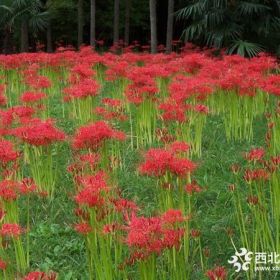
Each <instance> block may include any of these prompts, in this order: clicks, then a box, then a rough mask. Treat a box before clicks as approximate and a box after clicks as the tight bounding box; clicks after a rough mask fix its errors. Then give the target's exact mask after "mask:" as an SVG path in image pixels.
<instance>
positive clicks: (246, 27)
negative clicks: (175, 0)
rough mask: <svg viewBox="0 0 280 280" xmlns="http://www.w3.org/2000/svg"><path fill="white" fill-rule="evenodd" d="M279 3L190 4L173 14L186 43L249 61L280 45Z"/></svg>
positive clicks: (202, 0)
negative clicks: (243, 57)
mask: <svg viewBox="0 0 280 280" xmlns="http://www.w3.org/2000/svg"><path fill="white" fill-rule="evenodd" d="M279 5H280V2H279V1H278V0H276V1H264V0H248V1H240V0H237V1H229V0H193V1H192V2H191V3H190V4H189V5H188V6H186V7H184V8H182V9H181V10H179V11H178V12H177V18H178V20H183V21H184V22H185V25H186V27H185V30H184V32H183V36H185V38H186V40H188V41H192V42H195V43H197V44H200V45H207V46H209V47H214V48H219V49H221V48H224V47H226V48H227V51H228V53H230V54H232V53H238V54H240V55H243V56H248V57H252V56H255V55H256V54H257V53H259V52H261V51H264V50H266V51H271V52H276V51H277V47H278V45H279V42H280V36H279V34H276V32H277V33H278V30H279V29H280V8H279Z"/></svg>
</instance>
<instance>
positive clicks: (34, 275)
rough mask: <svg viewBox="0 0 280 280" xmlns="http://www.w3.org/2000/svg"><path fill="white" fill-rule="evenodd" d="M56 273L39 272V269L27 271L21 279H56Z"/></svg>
mask: <svg viewBox="0 0 280 280" xmlns="http://www.w3.org/2000/svg"><path fill="white" fill-rule="evenodd" d="M56 279H57V274H56V273H55V272H49V273H45V272H41V271H32V272H29V273H28V274H27V275H26V276H24V277H23V278H22V280H56Z"/></svg>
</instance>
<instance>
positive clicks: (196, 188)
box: [185, 182, 202, 195]
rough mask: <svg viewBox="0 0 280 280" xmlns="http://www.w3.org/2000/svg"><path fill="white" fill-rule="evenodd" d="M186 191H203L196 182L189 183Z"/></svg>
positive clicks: (189, 192)
mask: <svg viewBox="0 0 280 280" xmlns="http://www.w3.org/2000/svg"><path fill="white" fill-rule="evenodd" d="M185 191H186V192H187V193H188V194H190V195H191V194H193V193H199V192H202V188H201V187H200V186H199V185H198V184H196V183H195V182H193V183H191V184H187V185H186V186H185Z"/></svg>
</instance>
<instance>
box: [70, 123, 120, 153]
mask: <svg viewBox="0 0 280 280" xmlns="http://www.w3.org/2000/svg"><path fill="white" fill-rule="evenodd" d="M110 139H114V140H119V141H123V140H125V134H124V133H123V132H121V131H118V130H115V129H113V128H112V127H111V126H109V125H108V124H107V123H106V122H104V121H97V122H95V123H92V124H89V125H87V126H83V127H80V128H79V129H78V131H77V132H76V133H75V135H74V140H73V147H74V148H75V149H86V148H90V149H94V150H96V149H98V148H99V147H100V146H101V145H102V144H103V143H104V142H105V141H107V140H110Z"/></svg>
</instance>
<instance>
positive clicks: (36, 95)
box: [20, 91, 47, 103]
mask: <svg viewBox="0 0 280 280" xmlns="http://www.w3.org/2000/svg"><path fill="white" fill-rule="evenodd" d="M45 98H47V95H46V94H45V93H43V92H32V91H26V92H24V93H23V94H22V95H21V97H20V100H21V101H22V102H23V103H35V102H38V101H41V100H42V99H45Z"/></svg>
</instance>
